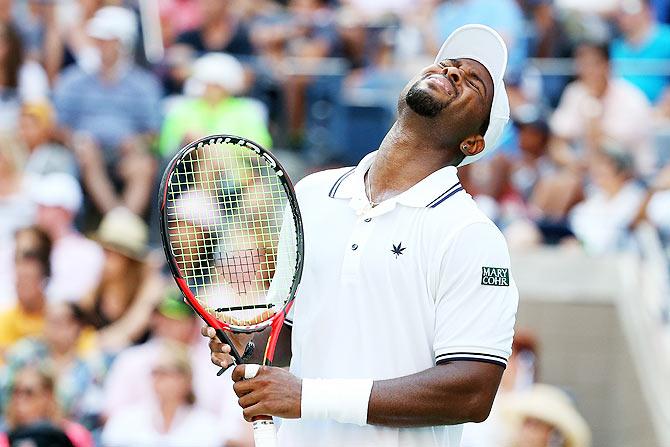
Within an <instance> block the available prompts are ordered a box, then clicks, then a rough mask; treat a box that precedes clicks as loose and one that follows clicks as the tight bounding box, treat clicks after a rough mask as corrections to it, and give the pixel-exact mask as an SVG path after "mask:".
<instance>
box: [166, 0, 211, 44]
mask: <svg viewBox="0 0 670 447" xmlns="http://www.w3.org/2000/svg"><path fill="white" fill-rule="evenodd" d="M198 3H199V0H165V1H162V2H160V4H159V8H160V17H161V30H162V32H163V44H164V45H165V46H166V47H169V46H171V45H172V44H173V43H174V41H175V39H176V37H177V36H179V35H182V34H183V33H185V32H187V31H192V30H194V29H196V28H197V27H199V26H200V25H201V24H202V11H201V9H202V8H201V6H200V5H199V4H198Z"/></svg>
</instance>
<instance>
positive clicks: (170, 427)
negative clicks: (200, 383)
mask: <svg viewBox="0 0 670 447" xmlns="http://www.w3.org/2000/svg"><path fill="white" fill-rule="evenodd" d="M151 375H152V385H153V391H154V395H155V401H147V402H142V403H141V404H138V405H136V406H133V407H131V408H127V409H124V410H122V411H119V412H117V413H115V414H112V415H111V417H110V418H109V420H108V421H107V424H106V425H105V428H104V430H103V433H102V444H103V445H104V446H105V447H143V446H147V447H149V446H159V445H160V446H186V445H197V446H202V447H207V446H211V447H219V446H221V445H222V444H223V442H224V433H223V430H222V427H221V423H220V421H218V420H217V419H216V418H215V417H214V415H213V414H211V413H209V412H207V411H205V410H203V409H201V408H199V407H198V406H196V405H195V396H194V393H193V378H192V371H191V365H190V363H189V357H188V354H187V351H186V348H185V347H184V346H183V345H180V344H178V343H175V342H173V343H171V344H169V345H166V346H165V347H164V348H163V349H162V351H161V353H160V355H159V356H158V358H157V359H156V361H155V362H154V363H153V365H152V369H151Z"/></svg>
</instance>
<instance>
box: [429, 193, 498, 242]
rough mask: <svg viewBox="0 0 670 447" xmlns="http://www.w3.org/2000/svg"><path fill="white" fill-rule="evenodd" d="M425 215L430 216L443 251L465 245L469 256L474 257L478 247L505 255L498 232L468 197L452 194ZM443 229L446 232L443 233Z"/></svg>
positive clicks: (493, 224)
mask: <svg viewBox="0 0 670 447" xmlns="http://www.w3.org/2000/svg"><path fill="white" fill-rule="evenodd" d="M428 212H429V213H431V214H432V215H433V216H434V217H433V218H431V219H430V221H432V222H434V223H435V224H434V225H433V226H434V231H435V232H436V233H438V234H440V235H441V236H440V239H441V241H442V242H441V244H443V245H442V247H443V248H444V250H445V251H447V250H449V249H450V247H453V246H454V245H458V246H461V245H465V246H467V247H468V250H466V251H468V252H469V253H470V254H474V253H475V252H476V251H478V249H479V248H481V250H484V251H491V250H502V251H503V252H504V253H507V242H506V241H505V238H504V236H503V234H502V232H501V231H500V229H499V228H498V227H497V226H496V224H495V223H493V221H491V219H489V218H488V217H487V216H486V215H485V214H484V213H483V212H482V211H481V210H480V209H479V207H477V204H476V203H475V201H474V200H473V199H472V197H471V196H470V195H469V194H467V193H460V194H456V195H454V197H452V198H451V199H450V200H447V201H445V202H444V203H443V204H440V206H437V207H435V208H431V209H429V210H428ZM445 229H448V230H447V231H446V232H445ZM470 249H472V250H470Z"/></svg>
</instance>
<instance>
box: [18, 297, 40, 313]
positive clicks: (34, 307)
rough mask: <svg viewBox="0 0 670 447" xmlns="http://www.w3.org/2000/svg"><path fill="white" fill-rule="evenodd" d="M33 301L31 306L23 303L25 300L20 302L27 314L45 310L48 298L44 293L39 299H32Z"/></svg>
mask: <svg viewBox="0 0 670 447" xmlns="http://www.w3.org/2000/svg"><path fill="white" fill-rule="evenodd" d="M30 301H32V302H33V303H32V304H30V305H29V306H26V305H25V304H23V302H21V301H20V302H19V303H20V306H21V307H22V308H23V311H24V312H25V313H27V314H41V313H42V312H43V311H44V303H46V298H45V297H44V295H42V296H41V297H40V298H38V299H34V300H30Z"/></svg>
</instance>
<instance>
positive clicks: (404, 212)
mask: <svg viewBox="0 0 670 447" xmlns="http://www.w3.org/2000/svg"><path fill="white" fill-rule="evenodd" d="M506 63H507V49H506V47H505V44H504V42H503V40H502V38H501V37H500V35H498V34H497V33H496V32H495V31H493V30H492V29H490V28H488V27H485V26H482V25H468V26H465V27H462V28H459V29H458V30H456V31H454V33H453V34H452V35H451V36H450V37H449V38H448V39H447V41H446V42H445V43H444V45H443V46H442V49H441V50H440V52H439V54H438V56H437V58H436V60H435V63H434V64H433V65H430V66H428V67H426V68H425V69H424V70H423V71H421V72H420V73H419V74H418V76H417V77H416V78H414V79H413V80H412V81H410V83H409V84H407V86H406V87H405V89H404V90H403V92H402V93H401V95H400V100H399V102H398V120H397V121H396V123H395V124H394V125H393V127H392V128H391V130H390V131H389V133H388V134H387V136H386V137H385V139H384V141H383V142H382V144H381V146H380V148H379V150H378V151H377V152H373V153H371V154H369V155H368V156H367V157H365V158H364V159H363V160H362V161H361V163H360V164H359V165H358V166H357V167H356V168H353V169H352V168H345V169H339V170H331V171H324V172H321V173H317V174H314V175H311V176H309V177H307V178H306V179H304V180H303V181H301V182H300V183H299V184H298V186H297V191H298V200H299V202H300V208H301V210H302V213H303V224H304V231H305V248H306V251H305V265H304V271H303V276H302V281H301V285H300V288H299V291H298V294H299V297H298V299H297V300H296V302H295V306H294V308H293V313H292V314H291V315H290V317H291V318H290V319H289V324H290V325H292V327H291V328H287V329H285V330H284V331H282V334H283V336H282V337H281V338H282V340H281V343H282V346H280V347H279V348H278V351H277V352H278V353H279V359H280V361H286V360H287V359H288V356H287V355H284V353H285V351H286V350H287V340H288V339H290V343H291V352H292V357H291V368H290V372H289V371H285V370H283V369H281V368H274V367H263V368H261V369H260V372H259V373H258V376H257V377H256V378H254V379H250V380H241V379H242V378H243V377H244V374H245V366H244V365H240V366H238V367H236V368H235V369H234V370H233V380H234V381H236V382H237V383H235V385H234V389H235V392H236V393H237V395H238V396H239V397H240V399H239V404H240V405H241V406H242V408H243V409H244V416H245V417H246V418H247V419H249V418H253V417H254V416H257V415H273V416H277V417H281V418H284V420H283V421H282V425H281V428H280V433H279V439H280V444H281V445H284V446H313V445H319V446H343V445H355V446H377V447H378V446H385V447H388V446H403V447H406V446H417V447H418V446H422V447H423V446H435V445H437V446H445V447H446V446H449V447H454V446H458V445H459V444H460V438H461V431H462V426H461V425H460V424H462V423H464V422H470V421H483V420H484V419H486V417H487V415H488V413H489V411H490V408H491V404H492V402H493V398H494V396H495V394H496V390H497V388H498V384H499V383H500V378H501V376H502V373H503V371H504V369H505V365H506V361H507V358H508V356H509V355H510V351H511V343H512V335H513V326H514V319H515V313H516V307H517V301H518V295H517V291H516V287H515V285H514V282H513V280H512V279H511V276H510V271H509V268H510V260H509V255H508V252H507V247H506V245H505V241H504V239H503V237H502V235H501V234H500V232H499V230H498V229H497V228H496V227H495V226H494V225H493V223H491V221H490V220H488V219H487V218H486V217H485V216H484V215H483V214H482V213H481V212H480V211H479V210H478V209H477V208H476V205H475V204H474V202H473V201H472V199H471V197H470V196H469V195H468V194H467V193H465V192H464V191H463V189H462V188H461V187H460V184H459V182H458V178H457V175H456V167H457V166H462V165H465V164H468V163H471V162H473V161H475V160H477V159H479V158H481V157H482V156H483V155H484V149H485V148H486V149H489V150H490V149H492V148H493V147H494V146H495V145H496V143H497V141H498V139H499V137H500V135H501V133H502V131H503V128H504V126H505V124H506V122H507V120H508V118H509V106H508V102H507V95H506V93H505V87H504V84H503V81H502V78H503V75H504V73H505V67H506ZM202 332H203V334H205V335H207V336H209V337H210V338H211V341H210V349H211V351H212V361H213V362H214V363H216V364H217V365H220V366H228V365H230V364H231V363H232V362H231V358H230V357H229V355H228V352H229V351H230V348H229V346H227V345H223V344H222V343H220V342H219V341H218V340H217V339H216V338H215V334H214V331H213V330H212V329H211V328H203V331H202ZM236 340H237V341H240V342H243V341H245V340H242V337H240V336H238V337H236ZM261 341H262V340H256V343H257V344H258V345H259V346H260V345H261ZM239 347H241V346H239ZM257 351H262V349H257ZM261 354H262V353H261ZM252 360H256V359H252ZM278 363H280V364H281V362H278ZM297 418H300V419H297Z"/></svg>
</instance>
